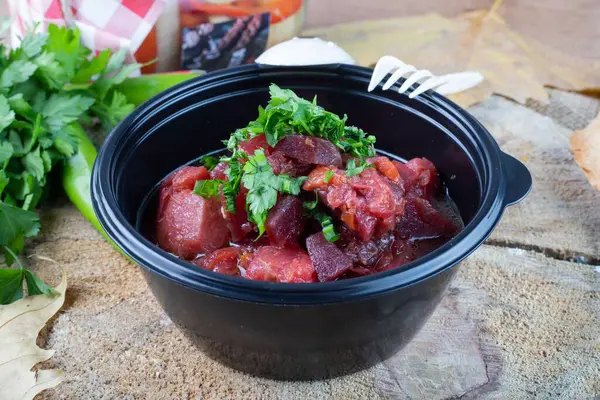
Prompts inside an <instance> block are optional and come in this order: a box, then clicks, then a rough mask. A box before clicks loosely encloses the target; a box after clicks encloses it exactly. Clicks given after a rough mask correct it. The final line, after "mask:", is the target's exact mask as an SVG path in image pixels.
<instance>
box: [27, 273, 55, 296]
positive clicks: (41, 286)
mask: <svg viewBox="0 0 600 400" xmlns="http://www.w3.org/2000/svg"><path fill="white" fill-rule="evenodd" d="M24 271H25V282H26V283H27V295H29V296H33V295H36V294H45V295H47V296H52V295H55V294H57V293H58V292H57V291H56V290H55V289H54V288H52V287H50V286H48V285H47V284H46V283H44V281H42V280H41V279H40V278H38V277H37V276H35V274H34V273H33V272H31V271H30V270H28V269H24Z"/></svg>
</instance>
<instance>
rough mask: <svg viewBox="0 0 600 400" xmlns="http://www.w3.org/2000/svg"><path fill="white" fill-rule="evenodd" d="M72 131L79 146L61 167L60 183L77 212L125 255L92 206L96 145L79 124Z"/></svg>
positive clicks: (73, 126)
mask: <svg viewBox="0 0 600 400" xmlns="http://www.w3.org/2000/svg"><path fill="white" fill-rule="evenodd" d="M72 128H73V130H72V133H73V134H74V136H75V137H76V138H77V141H78V142H79V146H78V148H77V152H76V153H75V154H73V156H72V157H71V158H69V159H68V160H67V161H66V162H65V164H64V167H63V173H62V184H63V188H64V189H65V193H67V197H69V200H71V202H72V203H73V204H74V205H75V207H77V209H78V210H79V212H80V213H81V214H82V215H83V216H84V217H85V219H87V220H88V221H89V222H90V223H91V224H92V225H93V226H94V228H96V229H97V230H98V232H100V233H101V234H102V235H103V236H104V237H105V238H106V240H108V241H109V243H110V244H112V245H113V247H114V248H115V249H117V250H118V251H119V252H120V253H121V254H123V255H124V256H125V257H127V255H126V254H125V253H123V251H122V250H121V249H120V248H119V247H118V246H117V245H116V244H115V243H114V242H113V241H112V240H111V239H110V238H109V237H108V235H107V234H106V232H105V231H104V229H103V228H102V225H101V224H100V221H98V218H97V217H96V213H95V212H94V207H93V206H92V195H91V192H90V184H91V178H92V168H93V166H94V161H95V160H96V155H97V154H98V152H97V151H96V147H95V146H94V144H93V143H92V141H91V140H90V138H89V137H88V135H87V134H86V133H85V131H84V130H83V128H82V127H81V126H80V125H79V124H73V125H72ZM127 258H129V257H127ZM129 260H131V259H129Z"/></svg>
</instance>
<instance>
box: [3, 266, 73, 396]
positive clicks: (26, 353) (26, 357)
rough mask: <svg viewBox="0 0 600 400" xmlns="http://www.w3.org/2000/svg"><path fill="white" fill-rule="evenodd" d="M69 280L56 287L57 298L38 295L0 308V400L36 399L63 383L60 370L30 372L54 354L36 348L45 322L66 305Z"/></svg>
mask: <svg viewBox="0 0 600 400" xmlns="http://www.w3.org/2000/svg"><path fill="white" fill-rule="evenodd" d="M66 289H67V277H66V275H65V274H63V278H62V281H61V282H60V284H59V285H58V286H57V287H56V290H57V291H58V292H59V295H57V296H47V295H43V294H41V295H36V296H29V297H26V298H23V299H21V300H18V301H16V302H14V303H12V304H9V305H5V306H0V349H1V351H0V399H2V400H9V399H15V400H16V399H19V400H20V399H33V398H34V397H35V395H36V394H38V393H39V392H41V391H42V390H44V389H48V388H51V387H54V386H56V385H58V384H59V383H60V382H61V381H62V380H63V372H62V371H60V370H40V371H37V372H36V371H31V369H32V368H33V367H34V366H35V365H36V364H37V363H39V362H42V361H45V360H48V359H49V358H50V357H52V355H53V354H54V351H53V350H44V349H41V348H39V347H38V346H37V344H36V340H37V337H38V334H39V332H40V330H41V329H42V328H43V327H44V326H45V325H46V322H48V320H49V319H50V318H52V316H53V315H54V314H56V312H57V311H58V310H59V309H60V308H61V307H62V305H63V303H64V301H65V291H66Z"/></svg>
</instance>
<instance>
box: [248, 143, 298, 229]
mask: <svg viewBox="0 0 600 400" xmlns="http://www.w3.org/2000/svg"><path fill="white" fill-rule="evenodd" d="M305 179H306V177H301V178H291V177H289V176H287V175H283V174H282V175H275V173H274V172H273V169H272V168H271V165H269V163H268V161H267V157H266V156H265V152H264V150H263V149H258V150H256V151H255V152H254V155H251V156H249V157H248V161H247V162H246V164H244V167H243V176H242V183H243V184H244V187H245V188H246V189H248V195H247V196H246V205H247V209H248V218H249V219H250V221H252V222H254V223H255V224H256V226H257V228H258V233H259V237H260V236H261V235H262V234H263V233H264V232H265V222H266V221H267V215H268V213H269V210H270V209H271V208H273V207H274V206H275V203H277V194H278V193H279V192H281V193H287V194H291V195H297V194H299V193H300V187H301V185H302V182H304V180H305Z"/></svg>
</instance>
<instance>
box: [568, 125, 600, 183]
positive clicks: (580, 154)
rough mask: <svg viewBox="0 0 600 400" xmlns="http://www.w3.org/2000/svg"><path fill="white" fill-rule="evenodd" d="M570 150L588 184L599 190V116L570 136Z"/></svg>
mask: <svg viewBox="0 0 600 400" xmlns="http://www.w3.org/2000/svg"><path fill="white" fill-rule="evenodd" d="M571 150H572V151H573V154H574V155H575V161H576V162H577V164H579V166H580V167H581V169H582V170H583V172H585V175H586V176H587V178H588V180H589V181H590V183H591V184H592V185H593V186H594V187H595V188H596V189H598V190H600V114H598V116H597V117H596V119H594V120H593V121H592V122H591V123H590V124H589V125H588V126H587V127H586V128H584V129H582V130H580V131H578V132H575V133H574V134H573V135H572V136H571Z"/></svg>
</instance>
